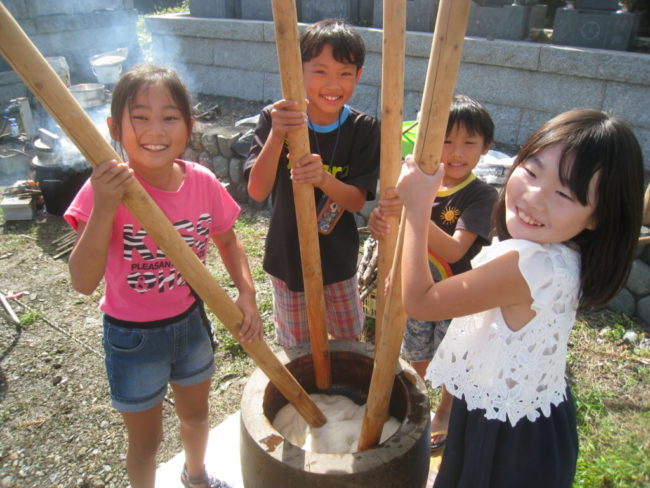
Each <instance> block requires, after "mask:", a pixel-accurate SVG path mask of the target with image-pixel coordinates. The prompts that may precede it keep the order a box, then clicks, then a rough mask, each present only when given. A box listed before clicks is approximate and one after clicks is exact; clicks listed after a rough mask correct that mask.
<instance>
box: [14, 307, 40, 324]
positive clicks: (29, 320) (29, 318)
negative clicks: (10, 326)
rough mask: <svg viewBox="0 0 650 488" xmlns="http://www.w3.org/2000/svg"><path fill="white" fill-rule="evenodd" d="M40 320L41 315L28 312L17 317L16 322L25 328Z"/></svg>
mask: <svg viewBox="0 0 650 488" xmlns="http://www.w3.org/2000/svg"><path fill="white" fill-rule="evenodd" d="M42 318H43V314H42V313H41V312H38V311H36V310H29V311H27V312H25V313H23V314H21V315H20V316H19V317H18V320H20V325H22V326H23V327H26V326H28V325H32V324H33V323H34V322H36V321H37V320H40V319H42Z"/></svg>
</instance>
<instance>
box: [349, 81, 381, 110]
mask: <svg viewBox="0 0 650 488" xmlns="http://www.w3.org/2000/svg"><path fill="white" fill-rule="evenodd" d="M379 99H380V90H379V87H378V86H370V85H362V84H358V85H357V86H356V88H355V90H354V95H352V98H350V102H349V103H350V105H351V106H353V107H354V108H356V109H358V110H361V111H362V112H365V113H367V114H368V115H372V116H374V117H376V116H377V115H378V114H379V113H381V106H380V101H379Z"/></svg>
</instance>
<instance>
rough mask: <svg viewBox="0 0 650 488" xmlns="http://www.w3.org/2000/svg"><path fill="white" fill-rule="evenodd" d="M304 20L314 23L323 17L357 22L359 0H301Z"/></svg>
mask: <svg viewBox="0 0 650 488" xmlns="http://www.w3.org/2000/svg"><path fill="white" fill-rule="evenodd" d="M299 1H300V5H301V7H302V9H301V10H302V12H301V17H299V19H300V20H301V21H302V22H306V23H313V22H317V21H319V20H323V19H329V18H337V19H343V20H346V21H348V22H355V23H356V22H357V21H358V17H359V0H327V1H323V0H299Z"/></svg>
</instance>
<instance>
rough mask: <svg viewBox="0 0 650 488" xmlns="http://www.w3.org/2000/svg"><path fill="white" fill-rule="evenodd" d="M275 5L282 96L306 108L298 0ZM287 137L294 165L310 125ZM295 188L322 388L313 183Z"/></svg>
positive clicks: (325, 369) (327, 375) (324, 367)
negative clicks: (297, 9) (297, 8)
mask: <svg viewBox="0 0 650 488" xmlns="http://www.w3.org/2000/svg"><path fill="white" fill-rule="evenodd" d="M272 7H273V21H274V25H275V42H276V46H277V52H278V66H279V69H280V78H281V82H282V96H283V98H285V99H286V100H293V101H295V102H298V106H297V107H296V110H299V111H301V112H306V104H305V88H304V83H303V77H302V57H301V55H300V43H299V33H298V18H297V14H296V3H295V0H273V1H272ZM287 139H288V142H289V152H290V154H291V159H290V160H289V164H290V165H291V167H292V168H293V165H294V162H295V161H297V160H299V159H300V158H302V157H303V156H305V155H307V154H310V153H311V149H310V146H309V132H308V130H307V127H306V126H305V127H303V128H302V129H300V130H298V131H293V132H289V134H288V135H287ZM292 188H293V198H294V204H295V207H296V221H297V225H298V240H299V242H300V260H301V262H302V278H303V282H304V285H305V301H306V306H307V322H308V325H309V337H310V340H311V354H312V359H313V362H314V376H315V379H316V386H318V388H320V389H321V390H326V389H328V388H329V387H330V386H332V374H331V365H330V353H329V346H328V338H327V327H326V324H325V316H326V315H325V292H324V289H323V271H322V268H321V260H320V244H319V241H318V228H317V224H316V202H315V199H314V187H313V185H310V184H305V183H293V182H292Z"/></svg>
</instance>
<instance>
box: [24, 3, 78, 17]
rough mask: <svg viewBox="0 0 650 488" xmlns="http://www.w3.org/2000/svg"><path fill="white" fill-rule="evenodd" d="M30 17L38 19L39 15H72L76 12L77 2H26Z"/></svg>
mask: <svg viewBox="0 0 650 488" xmlns="http://www.w3.org/2000/svg"><path fill="white" fill-rule="evenodd" d="M25 6H26V7H27V16H28V17H38V16H39V15H46V16H47V15H58V14H67V15H72V14H74V13H76V12H75V2H71V1H70V0H49V1H47V2H43V1H39V0H26V2H25Z"/></svg>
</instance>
